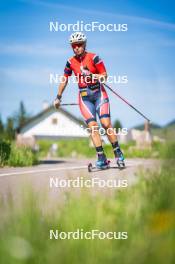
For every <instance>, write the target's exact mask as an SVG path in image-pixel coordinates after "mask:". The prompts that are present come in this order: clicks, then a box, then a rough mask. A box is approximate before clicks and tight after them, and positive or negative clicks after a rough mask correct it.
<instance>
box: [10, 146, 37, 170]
mask: <svg viewBox="0 0 175 264" xmlns="http://www.w3.org/2000/svg"><path fill="white" fill-rule="evenodd" d="M36 164H38V156H37V155H36V153H34V152H33V151H32V150H31V149H30V148H28V147H19V148H18V147H17V146H16V145H15V144H12V148H11V152H10V156H9V159H8V165H9V166H14V167H16V166H18V167H24V166H32V165H36Z"/></svg>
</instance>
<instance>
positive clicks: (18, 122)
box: [15, 101, 30, 128]
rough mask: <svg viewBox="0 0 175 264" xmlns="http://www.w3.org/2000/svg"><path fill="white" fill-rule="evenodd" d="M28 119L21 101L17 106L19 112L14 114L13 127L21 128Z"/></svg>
mask: <svg viewBox="0 0 175 264" xmlns="http://www.w3.org/2000/svg"><path fill="white" fill-rule="evenodd" d="M29 118H30V117H29V115H28V114H27V111H26V108H25V106H24V103H23V102H22V101H21V102H20V106H19V110H18V112H17V113H16V114H15V127H16V128H21V127H22V126H23V125H24V124H25V123H26V122H27V121H28V120H29Z"/></svg>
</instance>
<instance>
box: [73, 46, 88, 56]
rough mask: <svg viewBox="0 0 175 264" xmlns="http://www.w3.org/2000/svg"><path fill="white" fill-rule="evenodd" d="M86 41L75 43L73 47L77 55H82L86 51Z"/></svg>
mask: <svg viewBox="0 0 175 264" xmlns="http://www.w3.org/2000/svg"><path fill="white" fill-rule="evenodd" d="M85 45H86V44H85V43H74V44H72V49H73V51H74V53H75V55H77V56H81V55H82V54H83V53H84V51H85Z"/></svg>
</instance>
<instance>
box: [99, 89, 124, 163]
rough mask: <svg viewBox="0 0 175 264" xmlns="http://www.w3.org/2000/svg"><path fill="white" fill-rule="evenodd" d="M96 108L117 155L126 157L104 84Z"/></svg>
mask: <svg viewBox="0 0 175 264" xmlns="http://www.w3.org/2000/svg"><path fill="white" fill-rule="evenodd" d="M96 110H97V113H98V115H99V119H100V122H101V125H102V127H103V128H104V129H105V130H106V135H107V137H108V139H109V141H110V143H111V145H112V148H113V151H114V155H115V157H116V158H117V159H118V157H119V156H121V157H122V159H124V158H123V153H122V151H121V150H120V146H119V143H118V138H117V131H116V130H115V129H114V128H113V127H112V124H111V118H110V105H109V99H108V95H107V92H106V90H105V89H104V87H103V86H101V91H100V96H99V98H98V99H97V101H96Z"/></svg>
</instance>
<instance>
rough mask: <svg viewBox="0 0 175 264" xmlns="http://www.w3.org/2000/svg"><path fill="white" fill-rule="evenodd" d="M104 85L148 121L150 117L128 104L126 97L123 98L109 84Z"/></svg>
mask: <svg viewBox="0 0 175 264" xmlns="http://www.w3.org/2000/svg"><path fill="white" fill-rule="evenodd" d="M103 85H104V86H106V87H107V88H108V89H109V90H110V91H111V92H112V93H114V94H115V95H116V96H117V97H119V98H120V99H121V100H122V101H123V102H125V103H126V104H127V105H129V106H130V107H131V108H132V109H134V110H135V111H136V112H137V113H138V114H139V115H141V116H142V117H143V118H144V119H146V120H147V121H148V122H150V119H149V118H147V117H146V116H145V115H144V114H142V113H141V112H140V111H139V110H138V109H137V108H135V107H134V106H133V105H132V104H130V103H129V102H128V101H127V100H126V99H124V98H123V97H122V96H121V95H119V94H118V93H117V92H115V91H114V90H113V89H112V88H111V87H110V86H108V85H107V84H105V83H103Z"/></svg>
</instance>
